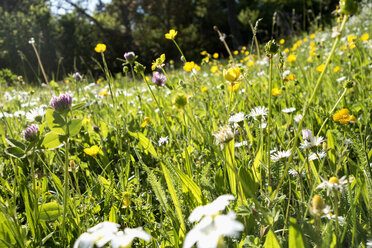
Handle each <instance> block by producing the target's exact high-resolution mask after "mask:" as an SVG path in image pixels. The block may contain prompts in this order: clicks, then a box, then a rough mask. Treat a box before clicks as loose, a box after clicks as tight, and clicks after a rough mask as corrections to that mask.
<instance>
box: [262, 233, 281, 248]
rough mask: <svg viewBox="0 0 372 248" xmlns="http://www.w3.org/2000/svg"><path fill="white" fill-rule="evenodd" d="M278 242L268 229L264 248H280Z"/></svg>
mask: <svg viewBox="0 0 372 248" xmlns="http://www.w3.org/2000/svg"><path fill="white" fill-rule="evenodd" d="M280 247H281V246H280V244H279V241H278V239H277V237H276V236H275V234H274V232H273V230H271V229H269V232H268V233H267V235H266V239H265V244H264V248H280Z"/></svg>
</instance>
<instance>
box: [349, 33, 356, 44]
mask: <svg viewBox="0 0 372 248" xmlns="http://www.w3.org/2000/svg"><path fill="white" fill-rule="evenodd" d="M356 38H357V37H356V36H355V35H352V34H351V35H349V36H348V37H347V42H349V43H353V42H354V41H355V40H356Z"/></svg>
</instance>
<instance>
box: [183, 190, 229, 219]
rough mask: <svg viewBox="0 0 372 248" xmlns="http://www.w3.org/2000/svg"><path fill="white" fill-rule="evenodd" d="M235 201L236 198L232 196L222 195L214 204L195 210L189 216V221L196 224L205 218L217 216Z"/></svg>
mask: <svg viewBox="0 0 372 248" xmlns="http://www.w3.org/2000/svg"><path fill="white" fill-rule="evenodd" d="M234 199H235V197H234V196H232V195H221V196H219V197H218V198H217V199H216V200H214V201H213V202H211V203H209V204H207V205H205V206H199V207H197V208H195V209H194V211H192V213H191V214H190V216H189V221H190V222H196V221H199V220H201V219H202V218H203V217H204V216H213V215H216V214H218V213H219V212H221V211H223V210H225V208H226V207H227V206H228V205H229V204H230V201H233V200H234Z"/></svg>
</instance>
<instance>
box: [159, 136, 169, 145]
mask: <svg viewBox="0 0 372 248" xmlns="http://www.w3.org/2000/svg"><path fill="white" fill-rule="evenodd" d="M158 143H159V146H164V145H167V144H168V136H166V137H160V139H159V142H158Z"/></svg>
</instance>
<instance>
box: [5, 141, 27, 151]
mask: <svg viewBox="0 0 372 248" xmlns="http://www.w3.org/2000/svg"><path fill="white" fill-rule="evenodd" d="M5 140H6V142H7V143H8V145H10V146H14V147H19V148H21V149H22V150H25V149H26V145H25V144H23V143H22V142H20V141H18V140H15V139H7V138H5Z"/></svg>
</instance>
